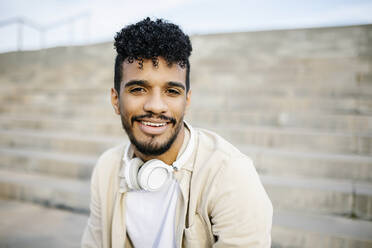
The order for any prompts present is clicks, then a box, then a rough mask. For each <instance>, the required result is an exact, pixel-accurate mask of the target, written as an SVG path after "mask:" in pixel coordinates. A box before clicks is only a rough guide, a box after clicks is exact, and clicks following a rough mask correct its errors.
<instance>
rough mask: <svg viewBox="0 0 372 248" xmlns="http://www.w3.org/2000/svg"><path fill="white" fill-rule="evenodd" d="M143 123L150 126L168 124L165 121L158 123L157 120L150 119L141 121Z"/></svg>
mask: <svg viewBox="0 0 372 248" xmlns="http://www.w3.org/2000/svg"><path fill="white" fill-rule="evenodd" d="M141 124H142V125H146V126H150V127H162V126H165V125H167V123H166V122H163V123H157V122H149V121H141Z"/></svg>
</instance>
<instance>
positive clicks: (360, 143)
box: [206, 125, 372, 155]
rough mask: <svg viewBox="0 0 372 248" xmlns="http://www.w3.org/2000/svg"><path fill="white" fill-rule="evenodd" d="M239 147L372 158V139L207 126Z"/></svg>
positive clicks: (264, 128) (303, 131)
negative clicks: (259, 147)
mask: <svg viewBox="0 0 372 248" xmlns="http://www.w3.org/2000/svg"><path fill="white" fill-rule="evenodd" d="M206 128H207V129H208V130H211V131H214V132H216V133H218V134H220V135H221V136H223V137H224V138H225V139H227V140H228V141H230V142H231V143H232V144H235V145H240V146H243V145H252V146H261V147H268V148H278V149H286V150H288V149H292V150H294V151H304V152H305V151H306V152H328V153H344V154H358V155H372V136H371V135H370V134H354V133H344V132H325V131H315V130H311V129H303V128H276V127H253V126H250V127H248V126H246V127H244V128H242V127H239V126H229V127H219V126H217V125H215V126H209V127H208V126H207V127H206Z"/></svg>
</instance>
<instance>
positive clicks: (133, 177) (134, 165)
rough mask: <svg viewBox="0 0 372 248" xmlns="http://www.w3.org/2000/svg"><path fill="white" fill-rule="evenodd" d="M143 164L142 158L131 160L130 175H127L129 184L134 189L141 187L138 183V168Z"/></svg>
mask: <svg viewBox="0 0 372 248" xmlns="http://www.w3.org/2000/svg"><path fill="white" fill-rule="evenodd" d="M141 165H143V161H142V160H141V159H140V158H133V159H131V161H130V165H129V166H130V168H129V170H128V172H129V175H127V180H128V181H129V183H128V185H129V186H130V188H132V189H134V190H140V189H141V187H140V186H139V184H138V180H137V175H138V170H139V168H140V167H141Z"/></svg>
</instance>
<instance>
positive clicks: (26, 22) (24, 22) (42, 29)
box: [0, 11, 91, 51]
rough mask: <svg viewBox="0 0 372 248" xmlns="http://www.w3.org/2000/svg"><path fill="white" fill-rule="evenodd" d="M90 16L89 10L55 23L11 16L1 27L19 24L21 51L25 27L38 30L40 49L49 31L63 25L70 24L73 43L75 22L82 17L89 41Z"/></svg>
mask: <svg viewBox="0 0 372 248" xmlns="http://www.w3.org/2000/svg"><path fill="white" fill-rule="evenodd" d="M90 18H91V14H90V12H88V11H85V12H82V13H80V14H77V15H74V16H71V17H67V18H64V19H62V20H59V21H56V22H54V23H51V24H48V25H40V24H38V23H36V22H34V21H32V20H30V19H27V18H24V17H16V18H10V19H7V20H3V21H0V28H2V27H5V26H9V25H14V24H16V25H17V34H16V35H17V50H18V51H21V50H22V49H23V45H24V27H29V28H32V29H34V30H36V31H37V32H39V44H40V49H44V48H45V47H46V46H47V44H46V39H47V34H48V32H50V31H52V30H53V29H56V28H60V27H61V26H65V25H68V26H69V27H70V44H73V42H74V40H75V23H76V22H77V21H78V20H80V19H85V20H86V23H85V40H86V42H87V43H88V42H89V39H90Z"/></svg>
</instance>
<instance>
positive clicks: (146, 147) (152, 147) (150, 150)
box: [131, 140, 172, 156]
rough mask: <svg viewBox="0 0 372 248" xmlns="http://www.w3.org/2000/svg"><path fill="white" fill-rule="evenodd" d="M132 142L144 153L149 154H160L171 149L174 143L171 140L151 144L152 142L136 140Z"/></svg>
mask: <svg viewBox="0 0 372 248" xmlns="http://www.w3.org/2000/svg"><path fill="white" fill-rule="evenodd" d="M131 143H132V144H133V145H134V146H135V148H136V149H137V150H138V151H139V152H140V153H142V154H144V155H147V156H159V155H162V154H163V153H165V152H166V151H168V150H169V148H170V147H171V145H172V144H170V143H169V142H168V143H166V144H161V145H160V144H151V143H146V144H143V143H139V142H137V141H136V140H131Z"/></svg>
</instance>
